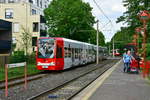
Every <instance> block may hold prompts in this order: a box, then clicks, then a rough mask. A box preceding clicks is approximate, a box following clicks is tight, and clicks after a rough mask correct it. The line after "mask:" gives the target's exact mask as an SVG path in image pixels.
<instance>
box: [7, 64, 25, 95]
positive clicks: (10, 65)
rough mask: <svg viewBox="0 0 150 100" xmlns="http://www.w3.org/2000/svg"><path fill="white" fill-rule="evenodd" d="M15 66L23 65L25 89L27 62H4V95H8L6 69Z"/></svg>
mask: <svg viewBox="0 0 150 100" xmlns="http://www.w3.org/2000/svg"><path fill="white" fill-rule="evenodd" d="M16 67H24V89H25V90H26V89H27V63H26V62H22V63H15V64H5V97H7V96H8V69H9V68H16Z"/></svg>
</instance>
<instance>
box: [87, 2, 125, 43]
mask: <svg viewBox="0 0 150 100" xmlns="http://www.w3.org/2000/svg"><path fill="white" fill-rule="evenodd" d="M84 1H85V2H89V4H90V5H91V7H93V10H92V13H93V15H94V16H95V17H96V19H98V20H99V21H100V24H99V25H100V27H99V30H101V31H102V32H103V33H104V35H105V38H106V41H110V40H111V38H112V36H113V35H114V34H115V32H116V31H117V30H119V29H120V27H121V26H123V24H122V23H119V24H116V20H117V18H118V17H119V16H121V15H122V14H123V12H125V11H126V8H124V7H123V3H122V0H95V1H96V2H97V4H98V5H99V6H100V7H101V8H102V10H103V11H104V12H105V14H106V15H107V16H108V18H109V19H110V20H111V21H112V22H113V26H114V28H112V26H111V24H108V25H107V26H105V25H106V24H107V23H108V22H109V21H108V19H107V18H106V17H105V16H104V15H103V14H102V13H101V11H100V10H99V9H98V7H97V6H96V4H95V3H94V1H93V0H84ZM104 26H105V27H104ZM94 27H96V25H95V26H94ZM103 27H104V28H103Z"/></svg>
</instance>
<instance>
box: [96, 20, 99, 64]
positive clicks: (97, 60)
mask: <svg viewBox="0 0 150 100" xmlns="http://www.w3.org/2000/svg"><path fill="white" fill-rule="evenodd" d="M98 23H99V20H97V57H96V63H97V64H99V49H98V48H99V46H98V45H99V43H98V42H99V30H98V28H99V24H98Z"/></svg>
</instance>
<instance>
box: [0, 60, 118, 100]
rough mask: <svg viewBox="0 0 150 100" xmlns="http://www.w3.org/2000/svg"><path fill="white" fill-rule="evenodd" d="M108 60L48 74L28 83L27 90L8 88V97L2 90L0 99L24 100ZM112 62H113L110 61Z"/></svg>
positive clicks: (21, 86) (20, 86)
mask: <svg viewBox="0 0 150 100" xmlns="http://www.w3.org/2000/svg"><path fill="white" fill-rule="evenodd" d="M108 61H110V60H106V61H103V62H102V63H101V64H99V65H97V66H94V65H95V64H91V65H87V66H84V67H78V68H75V69H70V70H66V71H61V72H56V73H55V74H54V72H52V74H51V72H49V73H47V74H49V75H47V76H46V77H43V78H40V79H38V80H34V81H31V82H29V83H28V87H27V90H24V85H17V86H14V87H12V88H9V89H8V90H9V92H8V97H7V98H6V97H5V95H4V94H5V91H4V89H2V90H0V99H2V100H26V99H27V98H29V97H31V96H33V95H36V94H39V93H41V92H43V91H45V90H47V89H53V88H55V87H57V86H59V85H61V84H63V83H65V82H67V81H69V80H71V79H73V78H75V77H78V76H80V75H81V74H83V73H85V72H86V71H88V70H89V69H90V70H91V69H94V68H96V67H101V65H102V64H104V63H107V62H108ZM112 61H114V60H112ZM115 61H116V60H115Z"/></svg>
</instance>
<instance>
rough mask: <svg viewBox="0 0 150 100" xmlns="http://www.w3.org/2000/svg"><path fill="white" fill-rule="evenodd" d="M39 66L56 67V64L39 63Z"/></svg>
mask: <svg viewBox="0 0 150 100" xmlns="http://www.w3.org/2000/svg"><path fill="white" fill-rule="evenodd" d="M37 65H38V66H54V65H55V62H50V63H41V62H38V64H37Z"/></svg>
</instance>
